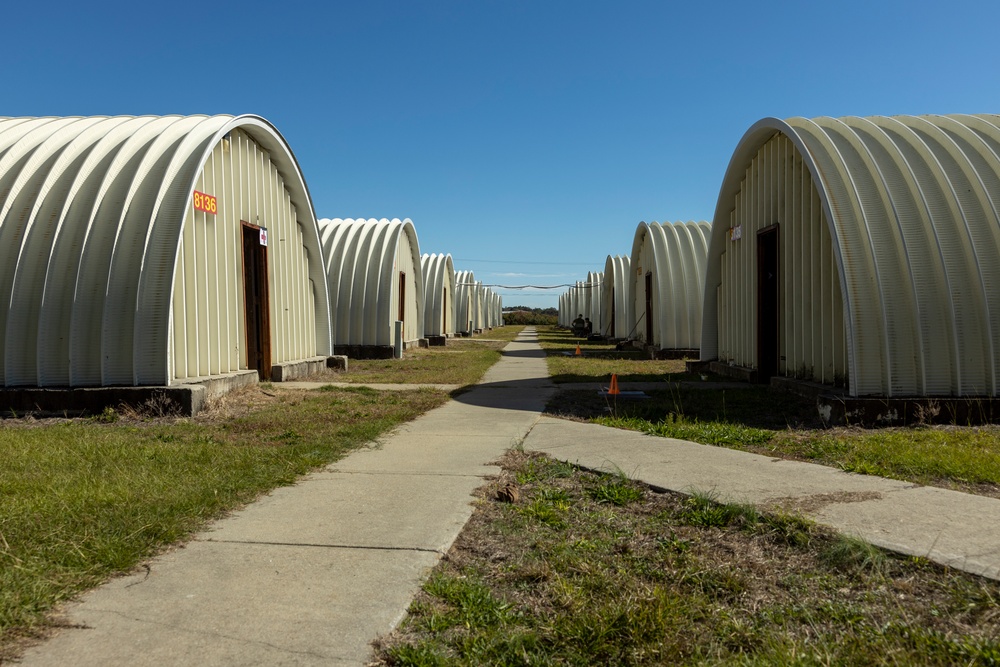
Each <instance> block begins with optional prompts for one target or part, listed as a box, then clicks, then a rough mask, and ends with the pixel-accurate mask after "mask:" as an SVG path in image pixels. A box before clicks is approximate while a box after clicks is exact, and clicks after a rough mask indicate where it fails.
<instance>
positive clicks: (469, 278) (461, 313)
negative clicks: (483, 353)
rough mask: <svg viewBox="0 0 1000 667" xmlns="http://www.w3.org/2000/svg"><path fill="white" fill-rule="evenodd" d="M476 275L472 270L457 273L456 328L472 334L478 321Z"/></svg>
mask: <svg viewBox="0 0 1000 667" xmlns="http://www.w3.org/2000/svg"><path fill="white" fill-rule="evenodd" d="M476 292H477V288H476V275H475V274H474V273H473V272H472V271H458V272H456V273H455V295H456V296H455V320H456V323H455V328H456V330H457V331H458V332H459V333H464V334H471V333H472V332H473V330H474V329H475V321H476V302H477V300H478V297H477V295H476Z"/></svg>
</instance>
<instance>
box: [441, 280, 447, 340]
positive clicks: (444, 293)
mask: <svg viewBox="0 0 1000 667" xmlns="http://www.w3.org/2000/svg"><path fill="white" fill-rule="evenodd" d="M441 291H442V295H441V305H442V306H444V307H443V308H442V309H441V335H442V336H445V335H447V334H448V288H447V287H445V288H444V289H443V290H441Z"/></svg>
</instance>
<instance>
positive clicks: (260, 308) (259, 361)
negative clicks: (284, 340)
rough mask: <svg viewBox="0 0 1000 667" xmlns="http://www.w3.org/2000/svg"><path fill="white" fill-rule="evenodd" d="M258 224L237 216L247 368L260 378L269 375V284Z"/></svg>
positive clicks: (263, 246)
mask: <svg viewBox="0 0 1000 667" xmlns="http://www.w3.org/2000/svg"><path fill="white" fill-rule="evenodd" d="M260 230H261V226H260V225H255V224H252V223H249V222H246V221H245V220H240V233H241V237H240V242H241V244H240V245H241V249H242V252H241V253H240V258H241V260H242V265H243V266H242V268H243V330H244V333H245V336H246V353H247V370H255V371H257V377H258V378H259V379H260V380H261V381H262V382H268V381H270V379H271V288H270V281H269V277H268V262H267V246H265V245H261V244H260Z"/></svg>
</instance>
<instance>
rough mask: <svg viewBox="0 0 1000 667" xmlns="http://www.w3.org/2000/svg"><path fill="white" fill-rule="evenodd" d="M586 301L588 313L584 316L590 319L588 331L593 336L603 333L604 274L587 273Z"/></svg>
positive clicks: (596, 272) (597, 272)
mask: <svg viewBox="0 0 1000 667" xmlns="http://www.w3.org/2000/svg"><path fill="white" fill-rule="evenodd" d="M587 295H588V298H587V301H588V302H589V304H590V312H589V313H586V314H585V315H584V316H585V317H589V318H590V329H591V331H592V332H593V333H595V334H602V335H603V333H604V324H605V321H604V320H605V318H604V299H603V298H602V297H603V295H604V273H602V272H600V271H589V272H588V273H587Z"/></svg>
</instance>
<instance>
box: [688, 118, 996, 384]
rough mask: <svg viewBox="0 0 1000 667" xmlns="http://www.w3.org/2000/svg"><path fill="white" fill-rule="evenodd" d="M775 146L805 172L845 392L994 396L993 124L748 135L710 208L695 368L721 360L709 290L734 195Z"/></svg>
mask: <svg viewBox="0 0 1000 667" xmlns="http://www.w3.org/2000/svg"><path fill="white" fill-rule="evenodd" d="M778 134H781V135H784V136H786V137H787V138H788V139H789V140H790V141H791V143H792V145H793V146H794V150H795V151H796V153H797V156H798V157H799V158H800V159H801V160H802V162H803V163H804V165H805V167H806V168H807V170H808V173H809V175H810V176H811V179H812V182H813V185H814V186H815V188H816V190H817V191H818V194H819V199H820V203H821V206H822V211H823V213H824V215H825V219H826V223H827V225H828V227H829V233H830V236H831V238H832V246H833V247H832V252H833V256H834V261H835V264H836V266H835V269H836V271H837V273H838V276H839V286H840V291H841V296H842V298H843V311H844V326H845V328H846V347H847V364H848V373H849V377H850V391H851V393H852V394H853V395H907V394H910V395H939V394H951V395H959V396H961V395H996V394H997V390H998V385H1000V354H998V353H1000V261H998V258H1000V214H998V211H1000V157H998V156H1000V116H997V115H951V116H893V117H879V116H876V117H868V118H859V117H846V118H815V119H806V118H792V119H789V120H787V121H783V120H779V119H776V118H765V119H763V120H761V121H759V122H758V123H756V124H755V125H754V126H753V127H751V128H750V129H749V130H748V131H747V133H746V134H745V135H744V136H743V138H742V140H741V141H740V143H739V145H738V146H737V148H736V151H735V152H734V154H733V157H732V159H731V160H730V163H729V167H728V169H727V171H726V176H725V179H724V180H723V184H722V188H721V190H720V193H719V201H718V204H717V207H716V214H715V221H716V226H715V230H714V233H713V237H712V250H711V253H710V256H709V263H708V274H707V276H708V277H707V280H708V285H709V289H707V290H706V291H705V313H706V323H705V329H704V336H703V340H702V357H703V358H705V359H710V358H713V357H715V356H717V355H718V305H719V304H718V302H717V298H716V289H715V288H716V286H717V285H719V284H721V282H722V267H721V256H722V253H723V251H724V248H725V243H726V238H725V236H726V233H727V229H728V228H729V215H730V213H731V212H732V211H733V207H734V204H733V201H734V197H735V196H736V194H737V193H738V192H739V190H740V187H741V183H742V181H743V179H744V178H745V174H746V169H747V166H748V165H749V164H750V162H751V160H753V159H754V158H755V156H756V155H757V154H758V152H759V151H760V150H761V148H762V146H764V145H765V144H766V143H767V142H768V141H769V140H770V139H771V138H772V137H774V136H775V135H778ZM775 221H776V222H777V221H778V219H777V217H776V219H775ZM780 222H782V223H787V224H791V225H794V224H796V221H795V220H794V219H792V220H787V219H781V220H780ZM914 371H915V372H914Z"/></svg>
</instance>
